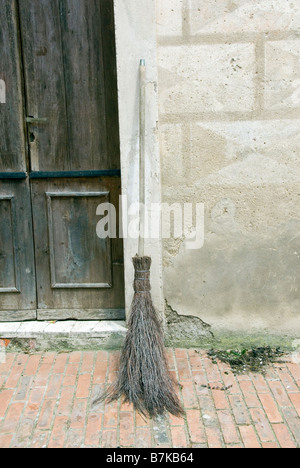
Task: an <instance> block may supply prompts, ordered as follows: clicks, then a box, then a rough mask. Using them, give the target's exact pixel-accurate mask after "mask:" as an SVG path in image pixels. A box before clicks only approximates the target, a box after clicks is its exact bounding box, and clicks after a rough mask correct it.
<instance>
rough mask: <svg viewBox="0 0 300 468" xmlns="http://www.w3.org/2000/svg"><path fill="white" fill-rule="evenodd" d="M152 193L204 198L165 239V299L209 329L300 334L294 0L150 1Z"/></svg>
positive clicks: (298, 14)
mask: <svg viewBox="0 0 300 468" xmlns="http://www.w3.org/2000/svg"><path fill="white" fill-rule="evenodd" d="M156 3H157V42H158V67H159V79H158V92H159V135H160V153H161V164H162V198H163V202H167V203H174V202H178V203H184V202H192V203H196V202H198V203H204V206H205V242H204V246H203V248H202V249H199V250H188V249H187V248H186V244H185V241H184V239H183V238H174V237H172V238H171V239H165V241H164V259H163V261H164V273H163V276H164V294H165V298H166V301H167V303H168V304H169V306H170V307H171V308H172V309H173V310H175V311H176V312H177V313H178V314H181V315H192V316H197V317H199V318H201V319H202V320H203V321H205V322H206V323H207V324H209V325H211V326H212V331H214V330H215V331H225V332H226V331H228V330H230V331H236V332H255V333H257V332H262V333H265V332H268V333H271V332H272V333H278V334H284V333H287V334H293V333H295V334H299V333H300V3H299V2H298V1H296V0H259V1H253V0H156Z"/></svg>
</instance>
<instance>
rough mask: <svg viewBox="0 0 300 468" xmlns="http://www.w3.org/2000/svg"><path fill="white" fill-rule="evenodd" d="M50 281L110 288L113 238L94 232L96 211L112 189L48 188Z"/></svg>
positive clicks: (70, 286) (54, 284) (61, 285)
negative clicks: (94, 190) (88, 190)
mask: <svg viewBox="0 0 300 468" xmlns="http://www.w3.org/2000/svg"><path fill="white" fill-rule="evenodd" d="M46 196H47V205H48V232H49V249H50V251H49V254H50V272H51V285H52V288H54V289H59V288H61V289H66V288H68V289H80V288H89V289H92V288H98V289H101V288H111V287H112V276H111V262H112V258H111V245H110V244H111V242H110V240H109V239H108V238H107V239H103V240H100V239H98V238H97V236H95V235H94V234H95V232H93V231H95V221H96V220H95V213H96V211H97V206H98V205H99V204H100V203H107V202H109V192H101V191H97V192H86V191H81V190H79V191H77V192H63V191H61V192H60V191H59V190H58V191H57V192H52V193H50V192H47V193H46Z"/></svg>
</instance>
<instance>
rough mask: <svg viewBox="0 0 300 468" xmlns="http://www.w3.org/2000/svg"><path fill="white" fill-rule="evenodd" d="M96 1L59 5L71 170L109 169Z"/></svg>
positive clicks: (98, 4)
mask: <svg viewBox="0 0 300 468" xmlns="http://www.w3.org/2000/svg"><path fill="white" fill-rule="evenodd" d="M100 7H101V2H99V0H88V1H82V0H64V1H63V2H61V23H62V43H63V48H62V51H63V58H64V66H65V83H66V98H67V109H68V135H69V150H70V161H71V169H72V170H92V169H110V168H111V163H110V158H108V154H107V138H106V117H105V111H106V109H105V83H104V70H103V49H102V34H101V8H100Z"/></svg>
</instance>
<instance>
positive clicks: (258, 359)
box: [207, 346, 285, 375]
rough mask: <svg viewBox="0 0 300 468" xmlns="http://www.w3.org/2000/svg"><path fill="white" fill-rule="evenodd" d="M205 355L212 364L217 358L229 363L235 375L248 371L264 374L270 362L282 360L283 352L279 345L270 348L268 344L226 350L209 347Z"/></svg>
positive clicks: (280, 361) (215, 362)
mask: <svg viewBox="0 0 300 468" xmlns="http://www.w3.org/2000/svg"><path fill="white" fill-rule="evenodd" d="M207 355H208V356H209V357H210V358H211V360H212V362H213V363H214V364H217V360H219V361H221V362H223V363H225V364H229V365H230V368H231V370H232V372H233V373H234V374H235V375H241V374H246V373H248V372H253V373H260V374H263V375H265V373H266V371H267V369H268V367H269V366H270V365H271V364H275V363H283V362H284V361H283V360H282V359H281V358H282V357H283V356H284V355H285V353H284V351H282V350H281V348H280V347H278V348H271V347H270V346H266V347H257V348H251V349H243V350H226V351H220V350H219V351H218V350H215V349H211V350H210V351H208V353H207Z"/></svg>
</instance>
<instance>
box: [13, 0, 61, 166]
mask: <svg viewBox="0 0 300 468" xmlns="http://www.w3.org/2000/svg"><path fill="white" fill-rule="evenodd" d="M59 3H60V2H59V1H58V0H51V1H49V0H19V13H20V27H21V40H22V50H23V61H24V64H25V66H24V75H25V85H26V101H27V116H31V117H35V118H37V117H38V118H46V119H47V121H46V122H44V123H38V124H30V128H29V134H30V159H31V164H30V165H31V170H33V171H39V170H41V171H42V170H44V171H47V170H53V169H55V168H59V169H60V170H69V169H70V161H69V155H68V151H69V149H68V125H67V111H66V97H65V82H64V64H63V56H62V41H61V25H60V13H59Z"/></svg>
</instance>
